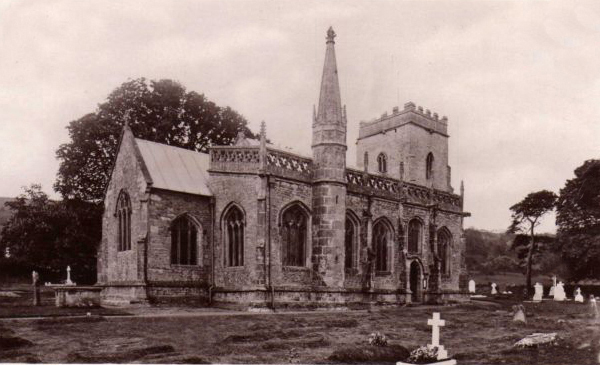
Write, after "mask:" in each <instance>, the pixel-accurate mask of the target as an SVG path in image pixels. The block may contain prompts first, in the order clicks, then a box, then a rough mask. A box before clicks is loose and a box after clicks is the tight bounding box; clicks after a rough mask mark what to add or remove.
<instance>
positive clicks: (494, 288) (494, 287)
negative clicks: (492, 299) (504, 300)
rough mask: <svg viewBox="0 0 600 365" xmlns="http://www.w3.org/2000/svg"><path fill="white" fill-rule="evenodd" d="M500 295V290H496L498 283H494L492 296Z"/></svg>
mask: <svg viewBox="0 0 600 365" xmlns="http://www.w3.org/2000/svg"><path fill="white" fill-rule="evenodd" d="M495 294H498V290H497V289H496V283H492V295H495Z"/></svg>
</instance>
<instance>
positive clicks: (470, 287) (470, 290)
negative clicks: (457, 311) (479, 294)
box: [469, 279, 475, 294]
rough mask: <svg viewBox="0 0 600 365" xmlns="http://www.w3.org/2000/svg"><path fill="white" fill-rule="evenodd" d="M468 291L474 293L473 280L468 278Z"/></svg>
mask: <svg viewBox="0 0 600 365" xmlns="http://www.w3.org/2000/svg"><path fill="white" fill-rule="evenodd" d="M469 293H473V294H475V280H473V279H471V280H469Z"/></svg>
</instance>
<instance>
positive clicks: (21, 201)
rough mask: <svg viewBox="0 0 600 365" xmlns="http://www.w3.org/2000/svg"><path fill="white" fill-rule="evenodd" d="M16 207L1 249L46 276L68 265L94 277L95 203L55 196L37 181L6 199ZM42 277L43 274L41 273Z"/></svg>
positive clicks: (79, 275)
mask: <svg viewBox="0 0 600 365" xmlns="http://www.w3.org/2000/svg"><path fill="white" fill-rule="evenodd" d="M5 204H6V206H7V207H9V209H10V210H11V211H12V212H13V215H12V217H11V218H10V219H9V220H8V222H7V223H6V224H5V225H4V227H3V228H2V238H1V239H0V252H3V253H4V252H6V249H7V248H8V251H9V252H10V261H12V263H13V264H16V266H17V267H22V268H27V269H28V270H30V269H36V270H39V271H41V272H42V273H43V274H46V277H50V278H57V277H59V273H62V275H63V276H64V274H65V272H64V270H65V268H66V267H67V265H70V266H71V268H72V269H73V278H74V279H75V280H79V282H93V280H94V277H95V272H96V255H95V253H96V246H95V245H94V244H93V243H95V242H99V240H100V234H101V212H102V210H101V209H99V207H98V206H97V205H93V204H91V203H86V202H82V201H76V200H63V201H52V200H50V199H48V195H46V194H45V193H44V192H43V191H42V190H41V187H40V185H36V184H33V185H31V186H30V187H28V188H25V192H24V193H23V194H21V195H19V196H18V197H17V198H16V199H15V200H13V201H8V202H6V203H5ZM42 280H43V277H42Z"/></svg>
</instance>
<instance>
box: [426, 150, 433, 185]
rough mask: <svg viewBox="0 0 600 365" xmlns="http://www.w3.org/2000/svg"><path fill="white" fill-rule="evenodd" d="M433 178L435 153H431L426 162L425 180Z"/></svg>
mask: <svg viewBox="0 0 600 365" xmlns="http://www.w3.org/2000/svg"><path fill="white" fill-rule="evenodd" d="M432 177H433V153H431V152H429V154H428V155H427V160H426V161H425V178H426V179H427V180H429V179H431V178H432Z"/></svg>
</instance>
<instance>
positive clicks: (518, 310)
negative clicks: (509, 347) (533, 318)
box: [513, 304, 527, 323]
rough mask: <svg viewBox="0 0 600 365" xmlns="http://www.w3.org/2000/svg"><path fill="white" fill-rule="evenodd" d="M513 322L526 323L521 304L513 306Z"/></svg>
mask: <svg viewBox="0 0 600 365" xmlns="http://www.w3.org/2000/svg"><path fill="white" fill-rule="evenodd" d="M513 322H521V323H527V320H526V319H525V308H523V304H518V305H513Z"/></svg>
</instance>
